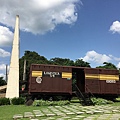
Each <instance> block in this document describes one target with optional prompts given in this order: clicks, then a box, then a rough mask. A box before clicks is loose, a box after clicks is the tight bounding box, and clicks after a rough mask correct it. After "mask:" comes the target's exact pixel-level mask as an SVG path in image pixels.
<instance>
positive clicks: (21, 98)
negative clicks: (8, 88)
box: [11, 97, 25, 105]
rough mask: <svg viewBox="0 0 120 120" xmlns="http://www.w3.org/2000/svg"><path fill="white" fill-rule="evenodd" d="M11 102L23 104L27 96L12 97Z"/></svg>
mask: <svg viewBox="0 0 120 120" xmlns="http://www.w3.org/2000/svg"><path fill="white" fill-rule="evenodd" d="M11 103H12V104H13V105H23V104H24V103H25V98H23V97H19V98H16V97H15V98H12V99H11Z"/></svg>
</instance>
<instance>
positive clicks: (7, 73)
mask: <svg viewBox="0 0 120 120" xmlns="http://www.w3.org/2000/svg"><path fill="white" fill-rule="evenodd" d="M7 67H8V65H7V64H6V74H5V75H6V83H7V78H8V77H7V75H8V70H7Z"/></svg>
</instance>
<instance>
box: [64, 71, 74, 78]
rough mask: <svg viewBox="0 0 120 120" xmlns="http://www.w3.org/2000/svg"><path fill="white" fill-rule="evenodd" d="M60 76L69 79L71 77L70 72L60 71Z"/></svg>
mask: <svg viewBox="0 0 120 120" xmlns="http://www.w3.org/2000/svg"><path fill="white" fill-rule="evenodd" d="M62 78H68V79H71V78H72V73H68V72H62Z"/></svg>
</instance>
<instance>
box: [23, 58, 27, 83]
mask: <svg viewBox="0 0 120 120" xmlns="http://www.w3.org/2000/svg"><path fill="white" fill-rule="evenodd" d="M25 79H26V60H24V70H23V81H25Z"/></svg>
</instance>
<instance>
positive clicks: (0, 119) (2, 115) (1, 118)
mask: <svg viewBox="0 0 120 120" xmlns="http://www.w3.org/2000/svg"><path fill="white" fill-rule="evenodd" d="M46 107H47V106H41V107H34V106H25V105H6V106H0V120H10V118H11V120H12V118H13V115H15V114H23V113H24V112H32V111H33V110H37V109H38V110H39V109H40V108H46Z"/></svg>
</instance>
